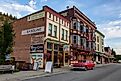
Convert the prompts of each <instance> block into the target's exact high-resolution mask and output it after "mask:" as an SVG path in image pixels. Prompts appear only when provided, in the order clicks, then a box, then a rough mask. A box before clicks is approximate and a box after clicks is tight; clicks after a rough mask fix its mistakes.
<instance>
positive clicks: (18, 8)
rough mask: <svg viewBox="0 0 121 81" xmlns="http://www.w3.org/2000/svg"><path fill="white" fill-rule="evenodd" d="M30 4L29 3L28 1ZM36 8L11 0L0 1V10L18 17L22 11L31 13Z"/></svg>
mask: <svg viewBox="0 0 121 81" xmlns="http://www.w3.org/2000/svg"><path fill="white" fill-rule="evenodd" d="M29 4H30V3H29ZM35 11H36V10H35V9H33V8H32V7H31V6H30V5H23V4H20V3H17V2H15V1H13V0H11V1H7V2H6V1H0V12H3V13H8V14H12V15H13V16H16V17H18V18H20V17H22V16H23V15H22V13H26V14H28V13H32V12H35Z"/></svg>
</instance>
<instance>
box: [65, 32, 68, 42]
mask: <svg viewBox="0 0 121 81" xmlns="http://www.w3.org/2000/svg"><path fill="white" fill-rule="evenodd" d="M65 37H66V41H67V40H68V31H67V30H65Z"/></svg>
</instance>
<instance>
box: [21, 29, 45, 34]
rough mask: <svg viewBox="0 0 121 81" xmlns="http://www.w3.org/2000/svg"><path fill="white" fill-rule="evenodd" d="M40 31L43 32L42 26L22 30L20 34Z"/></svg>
mask: <svg viewBox="0 0 121 81" xmlns="http://www.w3.org/2000/svg"><path fill="white" fill-rule="evenodd" d="M40 32H44V27H37V28H32V29H27V30H23V31H22V32H21V35H29V34H34V33H40Z"/></svg>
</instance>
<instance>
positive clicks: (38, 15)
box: [27, 11, 45, 21]
mask: <svg viewBox="0 0 121 81" xmlns="http://www.w3.org/2000/svg"><path fill="white" fill-rule="evenodd" d="M43 17H45V12H44V11H43V12H39V13H36V14H33V15H30V16H28V17H27V21H32V20H36V19H39V18H43Z"/></svg>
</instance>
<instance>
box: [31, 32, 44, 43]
mask: <svg viewBox="0 0 121 81" xmlns="http://www.w3.org/2000/svg"><path fill="white" fill-rule="evenodd" d="M40 43H41V44H43V43H44V34H42V35H33V36H32V37H31V44H32V45H34V44H40Z"/></svg>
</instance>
